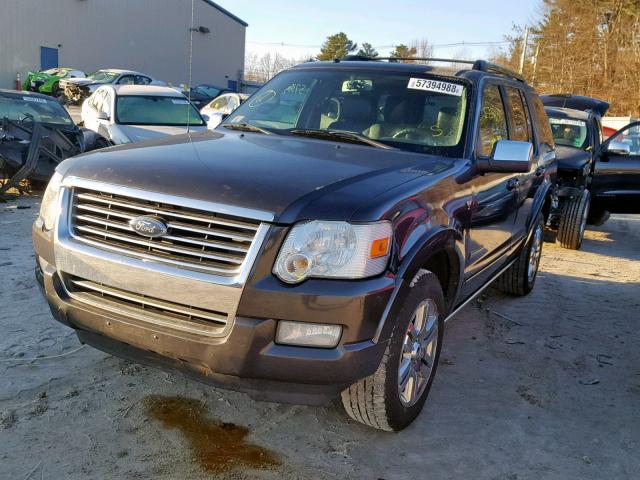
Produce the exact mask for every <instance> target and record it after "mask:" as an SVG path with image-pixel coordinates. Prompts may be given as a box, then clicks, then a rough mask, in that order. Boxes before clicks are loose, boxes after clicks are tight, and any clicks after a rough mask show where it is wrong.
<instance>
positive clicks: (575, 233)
mask: <svg viewBox="0 0 640 480" xmlns="http://www.w3.org/2000/svg"><path fill="white" fill-rule="evenodd" d="M590 204H591V194H590V193H589V190H584V191H583V192H582V195H580V196H579V197H574V198H571V199H569V200H567V201H565V202H564V204H563V205H562V215H561V217H560V223H559V224H558V240H557V241H558V243H560V246H561V247H562V248H568V249H570V250H579V249H580V247H581V246H582V239H583V238H584V231H585V228H586V226H587V218H588V217H589V205H590Z"/></svg>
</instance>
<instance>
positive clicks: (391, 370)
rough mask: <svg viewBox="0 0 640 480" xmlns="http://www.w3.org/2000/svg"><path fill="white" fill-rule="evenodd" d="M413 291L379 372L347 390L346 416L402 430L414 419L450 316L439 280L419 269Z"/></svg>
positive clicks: (387, 428)
mask: <svg viewBox="0 0 640 480" xmlns="http://www.w3.org/2000/svg"><path fill="white" fill-rule="evenodd" d="M410 288H411V291H410V292H409V294H408V295H407V297H406V299H405V300H404V302H403V304H402V308H401V310H400V312H399V313H398V316H397V318H396V319H395V321H396V325H395V327H394V329H393V333H392V334H391V339H390V341H389V344H388V346H387V348H386V350H385V352H384V355H383V357H382V361H381V362H380V365H379V366H378V369H377V370H376V371H375V373H374V374H373V375H370V376H368V377H366V378H364V379H362V380H359V381H358V382H356V383H354V384H353V385H351V386H350V387H349V388H347V389H346V390H344V391H343V392H342V404H343V405H344V408H345V410H346V411H347V414H349V416H350V417H351V418H353V419H354V420H356V421H358V422H360V423H364V424H365V425H368V426H370V427H373V428H377V429H379V430H387V431H399V430H402V429H404V428H405V427H407V426H408V425H409V424H410V423H411V422H413V420H415V418H416V417H417V416H418V415H419V414H420V412H421V411H422V407H423V406H424V403H425V401H426V399H427V396H428V395H429V390H430V389H431V384H432V383H433V379H434V377H435V374H436V369H437V367H438V361H439V359H440V350H441V348H442V338H443V331H444V316H445V303H444V295H443V293H442V287H441V286H440V282H439V280H438V278H437V277H436V276H435V275H434V274H433V273H431V272H428V271H427V270H420V272H418V274H417V275H416V276H415V277H414V279H413V281H412V282H411V284H410ZM420 318H422V321H420V320H419V319H420ZM427 331H428V332H427ZM413 373H415V376H412V374H413Z"/></svg>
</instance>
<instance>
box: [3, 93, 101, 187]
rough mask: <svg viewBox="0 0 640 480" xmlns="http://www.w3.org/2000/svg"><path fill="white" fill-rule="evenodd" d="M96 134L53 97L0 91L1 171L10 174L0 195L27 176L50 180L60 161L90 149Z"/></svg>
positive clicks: (40, 180) (39, 179) (33, 178)
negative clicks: (88, 147) (76, 121)
mask: <svg viewBox="0 0 640 480" xmlns="http://www.w3.org/2000/svg"><path fill="white" fill-rule="evenodd" d="M94 137H95V135H94V134H92V133H88V132H84V131H83V130H81V129H80V128H78V126H77V125H76V124H75V123H74V122H73V120H72V119H71V117H70V116H69V113H68V112H67V111H66V110H65V109H64V108H63V107H62V105H60V104H59V103H58V102H57V101H56V100H55V99H53V98H52V97H48V96H46V95H42V94H39V93H31V92H20V91H16V90H0V171H2V172H3V173H4V175H5V176H8V177H9V180H8V181H7V182H6V183H5V184H4V185H2V186H0V195H2V194H3V193H4V192H6V191H7V190H8V189H10V188H12V187H13V188H17V187H19V185H20V182H21V181H22V180H25V179H30V180H33V181H36V182H45V181H47V180H49V178H50V177H51V175H52V174H53V172H54V170H55V168H56V166H58V165H59V164H60V162H62V161H63V160H64V159H66V158H69V157H72V156H74V155H77V154H79V153H82V152H84V151H85V150H87V142H89V144H92V142H93V141H94Z"/></svg>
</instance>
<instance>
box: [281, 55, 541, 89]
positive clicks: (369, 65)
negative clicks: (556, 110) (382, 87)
mask: <svg viewBox="0 0 640 480" xmlns="http://www.w3.org/2000/svg"><path fill="white" fill-rule="evenodd" d="M433 61H434V62H436V63H439V64H441V63H443V62H442V61H438V60H436V59H434V60H433ZM450 62H451V66H447V65H446V62H444V63H445V65H444V66H439V65H431V64H429V65H425V64H420V63H401V62H393V61H388V62H387V61H381V60H376V59H372V60H339V61H311V62H306V63H301V64H298V65H296V66H294V67H292V68H293V69H308V68H310V69H314V68H336V69H346V68H348V69H349V70H355V69H361V70H383V71H384V70H386V71H389V72H409V73H433V74H436V75H444V76H449V77H459V78H467V79H469V80H471V81H477V80H479V79H481V78H483V77H492V78H498V79H501V80H512V81H518V79H517V78H516V76H517V74H516V73H515V72H512V75H513V76H507V75H506V74H501V73H498V72H494V71H485V70H480V69H477V68H473V67H472V66H471V65H472V62H464V63H463V64H462V66H460V67H458V66H456V65H455V64H456V60H451V61H450ZM476 63H478V62H476ZM487 65H492V64H488V63H487ZM474 67H475V65H474ZM496 67H497V66H496ZM497 68H499V67H497ZM518 83H520V84H521V85H522V86H525V87H528V88H530V87H529V85H528V84H527V83H526V82H524V81H519V82H518Z"/></svg>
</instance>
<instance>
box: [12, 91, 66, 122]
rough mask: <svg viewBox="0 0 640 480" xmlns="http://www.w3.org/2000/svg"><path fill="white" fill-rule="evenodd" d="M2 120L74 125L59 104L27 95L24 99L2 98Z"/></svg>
mask: <svg viewBox="0 0 640 480" xmlns="http://www.w3.org/2000/svg"><path fill="white" fill-rule="evenodd" d="M0 118H8V119H9V120H14V121H26V122H30V121H32V122H37V123H49V124H55V125H73V120H71V117H70V116H69V114H68V113H67V111H66V110H65V109H64V108H63V107H62V106H61V105H60V104H59V103H58V102H56V101H49V100H47V99H44V98H40V97H30V96H27V95H25V96H22V97H2V96H0Z"/></svg>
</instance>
